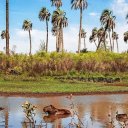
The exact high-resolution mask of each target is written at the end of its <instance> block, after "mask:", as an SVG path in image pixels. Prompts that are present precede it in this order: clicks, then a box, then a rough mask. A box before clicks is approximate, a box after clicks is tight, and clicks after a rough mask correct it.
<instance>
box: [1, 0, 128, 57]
mask: <svg viewBox="0 0 128 128" xmlns="http://www.w3.org/2000/svg"><path fill="white" fill-rule="evenodd" d="M50 2H51V5H52V6H55V7H56V10H55V11H53V13H52V15H51V13H50V12H49V10H48V9H47V8H46V7H42V8H41V10H40V11H39V15H38V18H39V20H40V21H43V22H46V42H45V51H46V52H48V46H49V43H48V42H49V40H48V39H49V21H50V19H51V22H52V34H53V35H54V36H55V37H56V52H63V51H64V41H63V29H64V28H66V27H67V26H68V18H67V17H66V12H65V11H63V10H62V9H61V7H62V6H63V3H62V0H50ZM87 8H88V2H87V0H71V9H75V10H79V11H80V25H79V39H78V51H77V52H78V53H80V52H81V51H82V50H81V41H82V38H83V39H84V49H83V50H85V51H86V43H85V38H86V31H85V30H84V29H83V23H82V18H83V11H84V10H85V9H87ZM126 19H128V14H127V16H126ZM115 20H116V16H114V15H113V12H112V11H111V10H109V9H105V10H103V12H102V14H101V16H100V22H101V28H96V27H95V28H93V30H92V33H91V35H90V37H89V41H90V42H94V44H95V46H96V49H97V50H99V49H101V48H102V49H104V50H105V51H106V50H108V49H110V51H112V52H113V51H114V47H115V43H116V46H117V52H119V46H118V39H119V35H118V33H117V32H115V26H116V23H115ZM22 28H23V29H24V30H25V31H28V33H29V40H30V51H29V55H31V54H32V52H31V51H32V40H31V31H32V22H31V21H29V20H24V21H23V26H22ZM1 38H2V39H6V54H7V55H9V39H10V36H9V0H6V30H3V31H2V32H1ZM107 39H109V42H108V41H107ZM124 42H126V43H127V42H128V31H126V32H125V33H124Z"/></svg>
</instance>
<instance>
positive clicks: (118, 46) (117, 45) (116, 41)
mask: <svg viewBox="0 0 128 128" xmlns="http://www.w3.org/2000/svg"><path fill="white" fill-rule="evenodd" d="M116 45H117V52H118V53H119V46H118V40H117V39H116Z"/></svg>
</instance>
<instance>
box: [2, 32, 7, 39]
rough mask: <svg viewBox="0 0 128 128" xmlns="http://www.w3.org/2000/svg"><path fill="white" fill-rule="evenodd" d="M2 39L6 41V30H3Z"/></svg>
mask: <svg viewBox="0 0 128 128" xmlns="http://www.w3.org/2000/svg"><path fill="white" fill-rule="evenodd" d="M1 39H6V31H5V30H3V31H2V32H1Z"/></svg>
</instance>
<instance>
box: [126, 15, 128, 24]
mask: <svg viewBox="0 0 128 128" xmlns="http://www.w3.org/2000/svg"><path fill="white" fill-rule="evenodd" d="M126 20H128V14H127V15H126ZM127 23H128V21H127Z"/></svg>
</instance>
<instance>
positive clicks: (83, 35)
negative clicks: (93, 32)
mask: <svg viewBox="0 0 128 128" xmlns="http://www.w3.org/2000/svg"><path fill="white" fill-rule="evenodd" d="M86 34H87V33H86V32H85V30H84V29H82V30H81V38H83V39H84V49H86V43H85V38H86Z"/></svg>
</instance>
